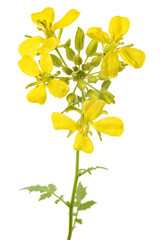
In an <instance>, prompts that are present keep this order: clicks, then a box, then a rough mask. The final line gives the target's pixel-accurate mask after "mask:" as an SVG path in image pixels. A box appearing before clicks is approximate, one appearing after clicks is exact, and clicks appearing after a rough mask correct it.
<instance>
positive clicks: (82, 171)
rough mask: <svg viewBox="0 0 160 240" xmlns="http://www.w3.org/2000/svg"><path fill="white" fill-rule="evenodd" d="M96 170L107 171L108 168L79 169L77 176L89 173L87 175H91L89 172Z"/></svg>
mask: <svg viewBox="0 0 160 240" xmlns="http://www.w3.org/2000/svg"><path fill="white" fill-rule="evenodd" d="M96 169H104V170H108V168H105V167H100V166H96V167H90V168H87V169H79V176H82V175H84V174H85V173H89V174H90V175H91V171H93V170H96Z"/></svg>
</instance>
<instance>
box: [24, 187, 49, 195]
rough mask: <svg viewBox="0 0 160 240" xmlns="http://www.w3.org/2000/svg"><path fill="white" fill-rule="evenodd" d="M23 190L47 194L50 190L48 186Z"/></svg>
mask: <svg viewBox="0 0 160 240" xmlns="http://www.w3.org/2000/svg"><path fill="white" fill-rule="evenodd" d="M21 190H28V191H29V192H41V193H42V192H47V191H48V188H47V186H40V185H36V186H30V187H25V188H22V189H21Z"/></svg>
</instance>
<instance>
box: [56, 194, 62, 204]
mask: <svg viewBox="0 0 160 240" xmlns="http://www.w3.org/2000/svg"><path fill="white" fill-rule="evenodd" d="M63 197H64V195H61V196H60V198H59V199H57V200H56V201H55V204H57V203H59V202H60V201H61V200H62V199H63Z"/></svg>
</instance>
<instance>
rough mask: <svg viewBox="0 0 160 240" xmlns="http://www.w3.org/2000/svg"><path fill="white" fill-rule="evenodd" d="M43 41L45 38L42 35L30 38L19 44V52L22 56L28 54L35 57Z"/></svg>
mask: <svg viewBox="0 0 160 240" xmlns="http://www.w3.org/2000/svg"><path fill="white" fill-rule="evenodd" d="M42 41H43V38H42V37H40V36H36V37H32V38H28V39H27V40H25V41H23V42H22V43H21V44H20V45H19V48H18V52H19V54H20V55H21V56H24V55H28V56H30V57H35V56H36V54H37V52H38V49H39V48H40V44H41V42H42Z"/></svg>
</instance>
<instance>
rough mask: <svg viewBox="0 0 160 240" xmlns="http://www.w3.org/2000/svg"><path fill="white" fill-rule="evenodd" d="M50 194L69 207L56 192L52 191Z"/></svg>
mask: <svg viewBox="0 0 160 240" xmlns="http://www.w3.org/2000/svg"><path fill="white" fill-rule="evenodd" d="M52 194H53V195H54V196H55V197H56V198H58V199H59V200H60V201H61V202H63V203H64V204H65V205H66V206H67V207H69V206H68V204H67V203H66V202H65V201H64V200H63V199H62V198H60V197H59V196H58V195H57V194H55V193H54V192H52Z"/></svg>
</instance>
